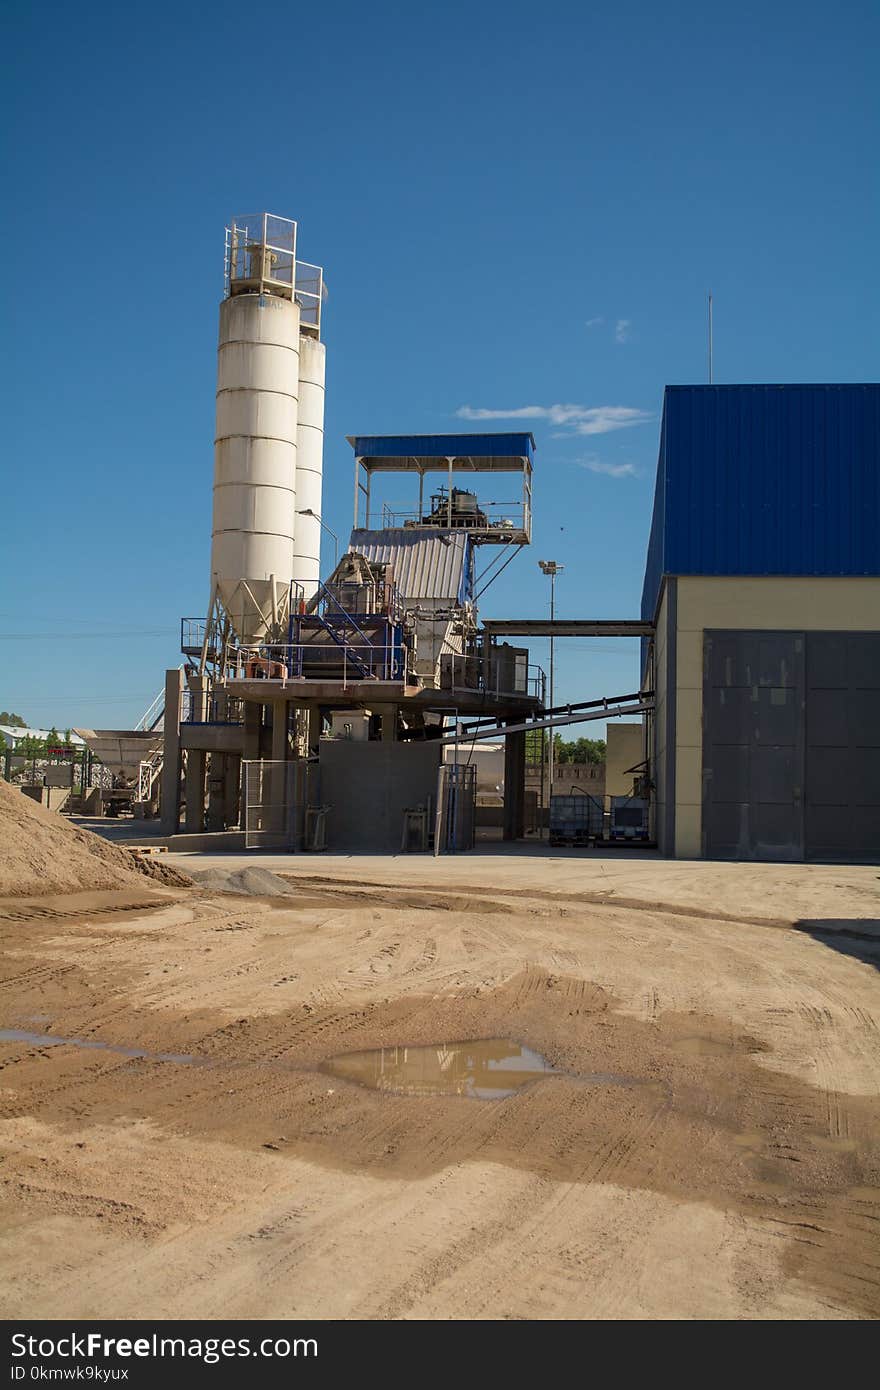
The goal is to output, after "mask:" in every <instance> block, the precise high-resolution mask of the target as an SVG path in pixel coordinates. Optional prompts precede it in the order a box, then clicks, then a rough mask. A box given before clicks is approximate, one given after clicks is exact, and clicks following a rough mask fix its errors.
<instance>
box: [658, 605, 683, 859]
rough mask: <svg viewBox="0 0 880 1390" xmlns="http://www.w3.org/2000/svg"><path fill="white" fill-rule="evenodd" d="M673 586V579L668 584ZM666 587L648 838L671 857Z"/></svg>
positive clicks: (661, 615) (660, 631) (660, 619)
mask: <svg viewBox="0 0 880 1390" xmlns="http://www.w3.org/2000/svg"><path fill="white" fill-rule="evenodd" d="M671 582H672V583H673V584H675V583H677V582H678V581H677V580H673V581H671ZM669 592H670V591H669V584H668V583H667V584H665V585H664V586H663V595H662V597H661V599H660V609H659V612H658V614H657V628H656V634H655V638H654V670H653V673H652V679H653V688H654V715H653V744H654V748H653V756H652V758H651V779H652V781H653V783H654V793H653V798H652V813H651V814H652V817H653V820H652V824H651V836H652V838H653V839H655V840H656V841H657V847H658V849H659V850H660V852H661V854H671V853H672V846H671V845H670V844H669V843H668V837H667V831H666V823H667V801H666V747H667V743H668V733H667V724H668V717H669V702H668V699H667V686H668V681H669V662H668V652H669V637H668V627H669V608H670V605H669Z"/></svg>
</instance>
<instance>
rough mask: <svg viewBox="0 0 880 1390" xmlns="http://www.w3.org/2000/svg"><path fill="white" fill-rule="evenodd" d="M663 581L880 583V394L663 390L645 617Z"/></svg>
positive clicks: (821, 389)
mask: <svg viewBox="0 0 880 1390" xmlns="http://www.w3.org/2000/svg"><path fill="white" fill-rule="evenodd" d="M666 574H681V575H688V574H706V575H722V574H726V575H746V574H748V575H774V574H775V575H860V574H862V575H864V574H868V575H878V574H880V386H878V385H852V386H850V385H827V386H826V385H822V386H818V385H817V386H667V388H666V393H665V398H664V403H663V424H662V427H661V432H660V457H659V461H658V464H657V484H656V489H655V493H654V516H653V521H652V524H651V537H650V541H649V543H648V557H647V562H646V567H645V584H644V589H643V592H642V617H643V618H647V619H649V620H650V619H651V618H653V616H654V609H655V606H656V603H657V598H658V595H659V590H660V582H661V580H662V577H663V576H664V575H666Z"/></svg>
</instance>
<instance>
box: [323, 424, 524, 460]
mask: <svg viewBox="0 0 880 1390" xmlns="http://www.w3.org/2000/svg"><path fill="white" fill-rule="evenodd" d="M348 442H349V443H350V444H351V446H352V448H353V449H354V452H355V454H356V455H357V457H358V458H436V459H445V458H527V459H532V458H533V456H534V451H535V439H534V436H533V435H532V434H529V433H527V432H525V431H522V430H520V431H517V432H515V433H506V434H356V435H350V436H349V441H348Z"/></svg>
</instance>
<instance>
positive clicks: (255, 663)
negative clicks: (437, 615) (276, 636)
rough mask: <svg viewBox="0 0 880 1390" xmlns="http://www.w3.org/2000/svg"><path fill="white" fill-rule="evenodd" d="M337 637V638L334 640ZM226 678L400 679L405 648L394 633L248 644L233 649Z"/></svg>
mask: <svg viewBox="0 0 880 1390" xmlns="http://www.w3.org/2000/svg"><path fill="white" fill-rule="evenodd" d="M336 639H338V640H336ZM233 656H235V657H237V658H238V659H237V660H236V663H235V665H234V666H233V667H232V668H231V669H230V671H229V674H228V679H230V680H248V681H253V680H281V681H306V680H328V681H342V683H343V684H346V683H348V682H351V681H360V680H376V681H403V680H404V679H405V676H406V648H405V646H404V644H403V642H402V640H401V639H400V638H399V637H397V636H394V637H393V638H392V639H391V640H390V641H386V642H375V641H364V642H358V641H352V640H348V639H345V638H341V637H339V634H338V633H337V634H336V635H335V638H334V637H331V635H330V632H327V633H326V640H324V641H321V642H291V643H286V642H285V643H281V642H273V643H272V645H271V646H269V647H259V648H257V647H249V648H248V649H247V650H244V649H242V650H240V651H239V652H237V653H233Z"/></svg>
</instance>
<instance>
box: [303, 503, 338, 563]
mask: <svg viewBox="0 0 880 1390" xmlns="http://www.w3.org/2000/svg"><path fill="white" fill-rule="evenodd" d="M297 516H313V517H314V518H315V520H316V521H317V523H318V525H319V526H320V528H321V530H322V531H326V532H327V535H328V536H329V537H330V539H331V540H332V542H333V568H334V569H335V568H336V566H337V565H338V564H339V540H338V538H337V536H336V535H335V533H334V532H333V531H331V530H330V527H329V526H327V525H325V523H324V522H323V521H322V520H321V518H320V517H319V516H318V513H317V512H313V511H312V509H311V507H304V508H303V510H302V511H298V512H297Z"/></svg>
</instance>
